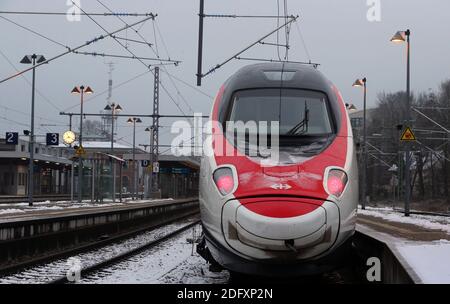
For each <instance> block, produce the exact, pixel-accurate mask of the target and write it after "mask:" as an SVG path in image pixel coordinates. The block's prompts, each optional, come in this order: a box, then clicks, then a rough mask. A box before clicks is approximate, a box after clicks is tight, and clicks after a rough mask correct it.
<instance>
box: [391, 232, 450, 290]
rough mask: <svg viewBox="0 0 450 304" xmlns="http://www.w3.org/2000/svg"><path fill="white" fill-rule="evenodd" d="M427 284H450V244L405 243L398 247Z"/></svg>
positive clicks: (443, 242) (442, 241) (441, 242)
mask: <svg viewBox="0 0 450 304" xmlns="http://www.w3.org/2000/svg"><path fill="white" fill-rule="evenodd" d="M396 247H397V249H398V251H399V252H400V254H401V255H402V256H403V258H404V259H405V260H407V262H408V264H409V265H410V266H411V267H412V268H413V269H414V271H415V272H416V273H417V275H418V276H419V277H420V278H421V279H422V281H423V283H425V284H450V242H449V241H447V240H441V241H435V242H432V243H404V244H398V245H396Z"/></svg>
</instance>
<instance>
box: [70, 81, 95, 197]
mask: <svg viewBox="0 0 450 304" xmlns="http://www.w3.org/2000/svg"><path fill="white" fill-rule="evenodd" d="M71 93H72V94H79V95H80V97H81V102H80V104H81V105H80V134H79V136H78V147H79V149H82V148H83V103H84V94H92V93H94V91H93V90H92V89H91V88H90V87H85V86H83V85H82V86H79V87H74V88H73V89H72V92H71ZM78 157H79V158H78V203H80V204H81V201H82V190H83V156H82V155H79V156H78Z"/></svg>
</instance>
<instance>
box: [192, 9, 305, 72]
mask: <svg viewBox="0 0 450 304" xmlns="http://www.w3.org/2000/svg"><path fill="white" fill-rule="evenodd" d="M297 19H298V16H296V17H294V18H292V19H290V20H289V21H288V22H287V23H284V24H283V25H281V26H279V27H277V28H276V29H275V30H273V31H271V32H270V33H268V34H266V35H264V36H263V37H262V38H260V39H258V40H257V41H255V42H254V43H252V44H250V45H249V46H247V47H246V48H244V49H243V50H241V51H239V52H238V53H236V54H234V55H233V56H231V57H230V58H228V59H226V60H225V61H223V62H222V63H219V64H217V65H216V66H214V67H213V68H211V69H210V70H209V71H208V72H206V73H205V74H202V75H201V77H202V78H204V77H206V76H208V75H209V74H211V73H213V72H215V71H216V70H217V69H219V68H221V67H222V66H223V65H225V64H227V63H228V62H230V61H232V60H233V59H236V57H238V56H239V55H241V54H242V53H244V52H245V51H247V50H249V49H250V48H252V47H253V46H255V45H256V44H258V43H259V42H260V41H263V40H264V39H266V38H267V37H269V36H271V35H272V34H274V33H276V32H278V31H279V30H281V29H282V28H284V27H285V26H287V25H289V24H290V23H292V22H294V21H296V20H297Z"/></svg>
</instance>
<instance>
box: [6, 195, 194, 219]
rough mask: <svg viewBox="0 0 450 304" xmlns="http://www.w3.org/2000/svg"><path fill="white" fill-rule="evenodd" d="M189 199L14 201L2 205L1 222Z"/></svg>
mask: <svg viewBox="0 0 450 304" xmlns="http://www.w3.org/2000/svg"><path fill="white" fill-rule="evenodd" d="M195 199H196V198H187V199H155V200H135V201H133V200H131V199H126V200H123V201H122V202H115V203H113V202H112V201H104V202H98V203H96V202H91V201H90V200H86V201H83V202H82V203H81V204H80V203H78V202H70V201H59V202H51V201H44V202H35V203H34V204H33V206H32V207H30V206H28V203H26V202H23V203H12V204H1V205H0V224H2V223H11V222H20V221H29V220H37V219H51V218H58V217H61V216H76V215H88V214H94V213H104V212H108V211H120V210H125V209H129V208H136V207H142V208H145V207H150V206H157V205H160V204H167V203H177V202H184V201H186V200H195Z"/></svg>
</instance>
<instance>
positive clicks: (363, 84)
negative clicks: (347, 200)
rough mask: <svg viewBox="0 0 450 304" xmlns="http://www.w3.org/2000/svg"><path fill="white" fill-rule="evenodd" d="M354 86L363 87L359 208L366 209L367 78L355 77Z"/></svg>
mask: <svg viewBox="0 0 450 304" xmlns="http://www.w3.org/2000/svg"><path fill="white" fill-rule="evenodd" d="M353 86H354V87H363V88H364V105H363V170H362V186H361V190H362V201H361V208H362V209H363V210H364V209H366V184H367V182H366V175H367V129H366V118H367V117H366V101H367V78H365V77H364V78H363V79H356V81H355V83H353Z"/></svg>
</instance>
